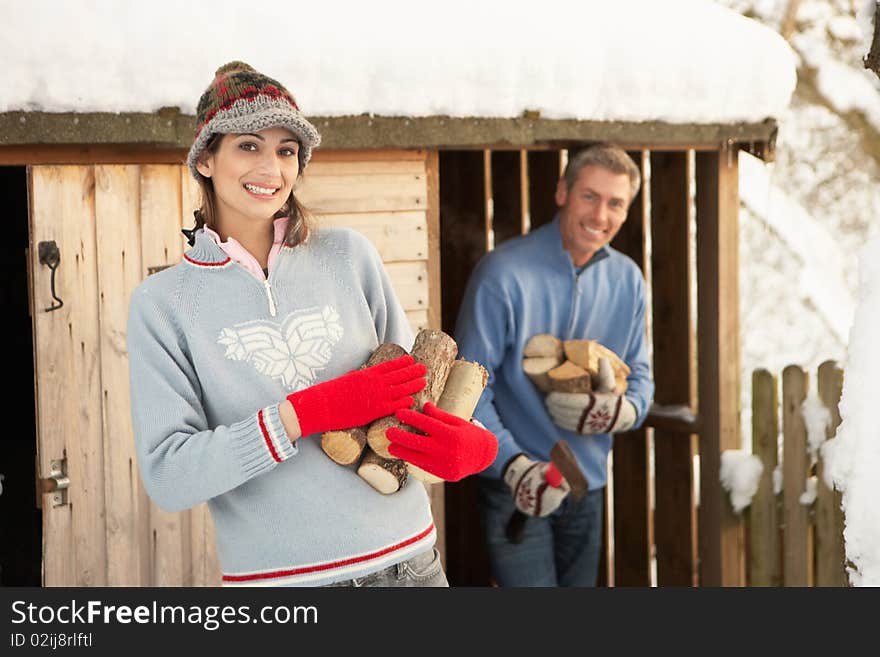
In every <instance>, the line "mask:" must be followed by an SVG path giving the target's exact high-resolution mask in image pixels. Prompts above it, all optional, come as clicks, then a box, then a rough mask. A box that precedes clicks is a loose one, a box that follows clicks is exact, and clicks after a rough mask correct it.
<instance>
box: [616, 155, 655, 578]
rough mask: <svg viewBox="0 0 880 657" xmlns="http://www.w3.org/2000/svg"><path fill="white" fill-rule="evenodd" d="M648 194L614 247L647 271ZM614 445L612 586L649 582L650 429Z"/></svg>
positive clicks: (636, 201) (638, 203)
mask: <svg viewBox="0 0 880 657" xmlns="http://www.w3.org/2000/svg"><path fill="white" fill-rule="evenodd" d="M634 159H635V161H636V162H637V163H639V164H640V165H641V164H642V157H641V153H637V154H635V158H634ZM642 168H644V167H642ZM645 192H647V190H645ZM645 196H646V193H639V195H638V196H636V198H635V199H633V202H632V204H631V205H630V208H629V214H628V216H627V220H626V221H625V222H624V224H623V226H622V227H621V229H620V232H619V233H618V234H617V237H616V238H615V239H614V240H613V245H614V246H615V248H617V249H618V250H620V251H622V252H623V253H625V254H626V255H628V256H629V257H630V258H632V259H633V260H634V261H635V262H636V264H637V265H638V266H639V268H640V269H641V270H642V271H643V272H646V271H648V269H649V265H648V264H647V262H646V260H647V244H646V239H647V235H648V232H647V231H648V228H647V222H648V214H647V213H648V207H649V201H648V200H647V199H646V198H645ZM645 328H646V329H647V327H645ZM612 449H613V453H614V457H613V463H614V470H613V472H609V477H611V476H613V477H614V495H613V500H614V585H615V586H650V585H651V579H652V578H651V562H652V559H653V556H654V555H653V551H654V536H653V518H652V514H651V494H652V480H651V471H650V453H651V439H650V437H649V435H648V430H647V429H645V428H641V429H637V430H636V431H630V432H627V433H622V434H618V435H617V436H615V437H614V446H613V448H612Z"/></svg>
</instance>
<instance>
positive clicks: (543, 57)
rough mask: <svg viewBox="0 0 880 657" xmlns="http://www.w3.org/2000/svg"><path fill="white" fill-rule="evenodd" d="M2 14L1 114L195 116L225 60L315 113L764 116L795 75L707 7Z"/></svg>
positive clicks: (18, 10)
mask: <svg viewBox="0 0 880 657" xmlns="http://www.w3.org/2000/svg"><path fill="white" fill-rule="evenodd" d="M13 5H14V6H13ZM0 15H2V16H3V17H4V20H2V21H0V61H3V62H4V84H3V85H0V113H4V112H14V111H31V112H77V113H99V112H121V113H132V112H145V113H152V112H155V111H156V110H158V109H159V108H162V107H169V106H176V107H179V108H180V109H181V111H182V112H183V113H184V114H193V113H194V112H195V103H196V101H197V99H198V96H199V94H200V93H201V91H202V90H203V89H204V88H205V87H206V86H207V84H208V83H209V82H210V80H211V78H212V77H213V74H214V71H215V69H216V68H217V67H218V66H220V65H221V64H223V63H225V62H227V61H229V60H233V59H241V60H244V61H247V62H248V63H250V64H251V65H253V66H254V67H255V68H257V69H258V70H260V71H261V72H263V73H265V74H267V75H270V76H272V77H274V78H276V79H278V80H279V81H281V82H282V83H283V84H285V85H286V86H287V87H288V88H289V89H290V90H291V91H292V92H293V94H294V95H295V96H296V98H297V100H298V102H299V104H300V105H301V107H302V108H303V110H304V112H305V113H306V114H307V115H309V116H325V117H339V116H346V115H360V114H365V113H366V114H374V115H377V116H386V117H395V116H398V117H399V116H404V117H427V116H449V117H487V118H492V117H503V118H513V117H520V116H523V114H524V113H527V114H528V115H532V116H534V115H535V113H538V114H539V116H540V117H541V118H542V119H578V120H589V121H625V122H638V121H660V122H668V123H691V124H694V123H697V124H703V123H731V122H760V121H762V120H764V119H766V118H768V117H771V118H772V117H777V116H779V115H781V113H782V112H783V110H784V109H785V108H786V106H787V105H788V103H789V100H790V98H791V95H792V92H793V90H794V86H795V80H796V71H795V56H794V53H793V52H792V50H791V49H790V48H789V46H788V45H787V43H786V42H785V41H784V40H783V39H782V38H781V37H780V36H779V35H777V34H776V33H775V32H773V31H772V30H770V29H768V28H766V27H764V26H762V25H761V24H759V23H757V22H756V21H752V20H749V19H747V18H744V17H742V16H741V15H739V14H737V13H735V12H733V11H730V10H728V9H726V8H724V7H722V6H720V5H718V4H715V3H714V2H712V1H711V0H665V1H664V2H656V1H655V0H616V2H607V1H605V0H584V1H581V2H578V3H572V2H569V1H567V0H542V2H540V3H531V2H528V3H526V2H523V3H517V2H512V1H511V0H507V1H506V2H501V1H500V0H483V1H480V0H444V2H442V3H431V4H430V5H423V4H419V3H413V2H411V1H408V2H403V1H402V0H374V1H373V2H369V3H344V4H339V3H334V2H325V3H307V4H305V3H288V2H281V1H279V0H250V1H248V2H241V1H240V0H213V1H212V2H211V3H204V2H195V1H192V0H151V1H150V2H140V1H125V2H120V1H119V0H70V1H67V2H64V3H59V2H53V1H51V0H30V1H29V2H27V3H21V2H16V1H15V0H0Z"/></svg>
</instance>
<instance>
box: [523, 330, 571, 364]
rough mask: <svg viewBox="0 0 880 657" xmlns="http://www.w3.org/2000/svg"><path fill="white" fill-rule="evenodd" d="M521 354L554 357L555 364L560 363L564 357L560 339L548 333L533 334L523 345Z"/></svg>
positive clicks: (531, 356) (532, 356)
mask: <svg viewBox="0 0 880 657" xmlns="http://www.w3.org/2000/svg"><path fill="white" fill-rule="evenodd" d="M523 356H524V357H525V358H555V359H556V364H557V365H560V364H562V361H563V360H564V358H565V357H564V350H563V347H562V340H560V339H559V338H557V337H556V336H555V335H550V334H549V333H541V334H539V335H536V336H533V337H532V338H531V339H530V340H529V341H528V342H526V346H525V347H523Z"/></svg>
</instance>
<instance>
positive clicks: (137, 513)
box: [95, 164, 150, 586]
mask: <svg viewBox="0 0 880 657" xmlns="http://www.w3.org/2000/svg"><path fill="white" fill-rule="evenodd" d="M139 191H140V171H139V168H138V166H137V165H120V164H108V165H98V166H96V167H95V220H96V233H97V240H98V252H97V257H98V291H99V299H100V302H99V305H98V311H99V313H100V318H99V319H100V328H101V334H100V348H101V381H102V399H103V403H104V413H103V420H104V435H105V436H106V440H105V441H104V491H105V498H106V502H105V507H104V511H105V513H106V514H107V583H108V585H109V586H145V585H148V584H149V583H150V575H149V573H150V563H149V552H148V551H147V524H146V522H147V520H148V518H149V507H148V502H147V499H146V495H145V494H144V492H143V486H142V484H141V480H140V474H139V472H138V469H137V456H136V452H135V447H134V435H133V433H132V428H131V413H130V410H129V409H130V397H129V380H128V362H127V350H126V345H125V335H126V324H127V321H128V301H129V299H130V298H131V292H132V290H133V289H134V287H135V286H136V285H137V284H138V283H139V282H140V280H141V275H140V274H141V267H142V264H141V258H140V244H139V241H140V239H139V238H140V216H139Z"/></svg>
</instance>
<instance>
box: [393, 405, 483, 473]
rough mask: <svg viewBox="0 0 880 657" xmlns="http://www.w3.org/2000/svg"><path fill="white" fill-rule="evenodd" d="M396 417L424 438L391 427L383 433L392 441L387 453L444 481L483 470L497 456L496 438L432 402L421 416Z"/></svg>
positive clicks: (401, 414)
mask: <svg viewBox="0 0 880 657" xmlns="http://www.w3.org/2000/svg"><path fill="white" fill-rule="evenodd" d="M395 417H396V418H397V419H398V420H400V421H401V422H403V423H404V424H408V425H409V426H411V427H413V428H415V429H418V430H419V431H421V432H423V433H424V434H425V435H424V436H420V435H418V434H415V433H412V432H411V431H404V430H403V429H399V428H397V427H392V428H390V429H388V430H387V431H386V432H385V435H386V436H387V438H388V440H390V441H391V444H390V445H389V446H388V451H389V452H391V454H392V455H393V456H396V457H397V458H399V459H403V460H404V461H407V462H408V463H412V464H413V465H415V466H418V467H420V468H421V469H422V470H424V471H425V472H428V473H430V474H432V475H434V476H435V477H440V478H441V479H443V480H445V481H459V480H460V479H464V478H465V477H467V476H468V475H472V474H476V473H477V472H481V471H483V470H485V469H486V468H488V467H489V466H490V465H491V464H492V461H494V460H495V456H496V454H498V439H497V438H495V434H493V433H492V432H491V431H489V430H487V429H485V428H484V427H483V426H482V425H479V426H478V425H476V424H472V423H471V422H468V421H467V420H463V419H461V418H460V417H458V416H455V415H452V414H451V413H447V412H446V411H443V410H441V409H439V408H437V407H436V406H435V405H434V404H432V403H431V402H428V403H426V404H425V405H424V407H423V408H422V412H421V413H419V412H418V411H414V410H411V409H408V408H405V409H403V410H400V411H397V413H395Z"/></svg>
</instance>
